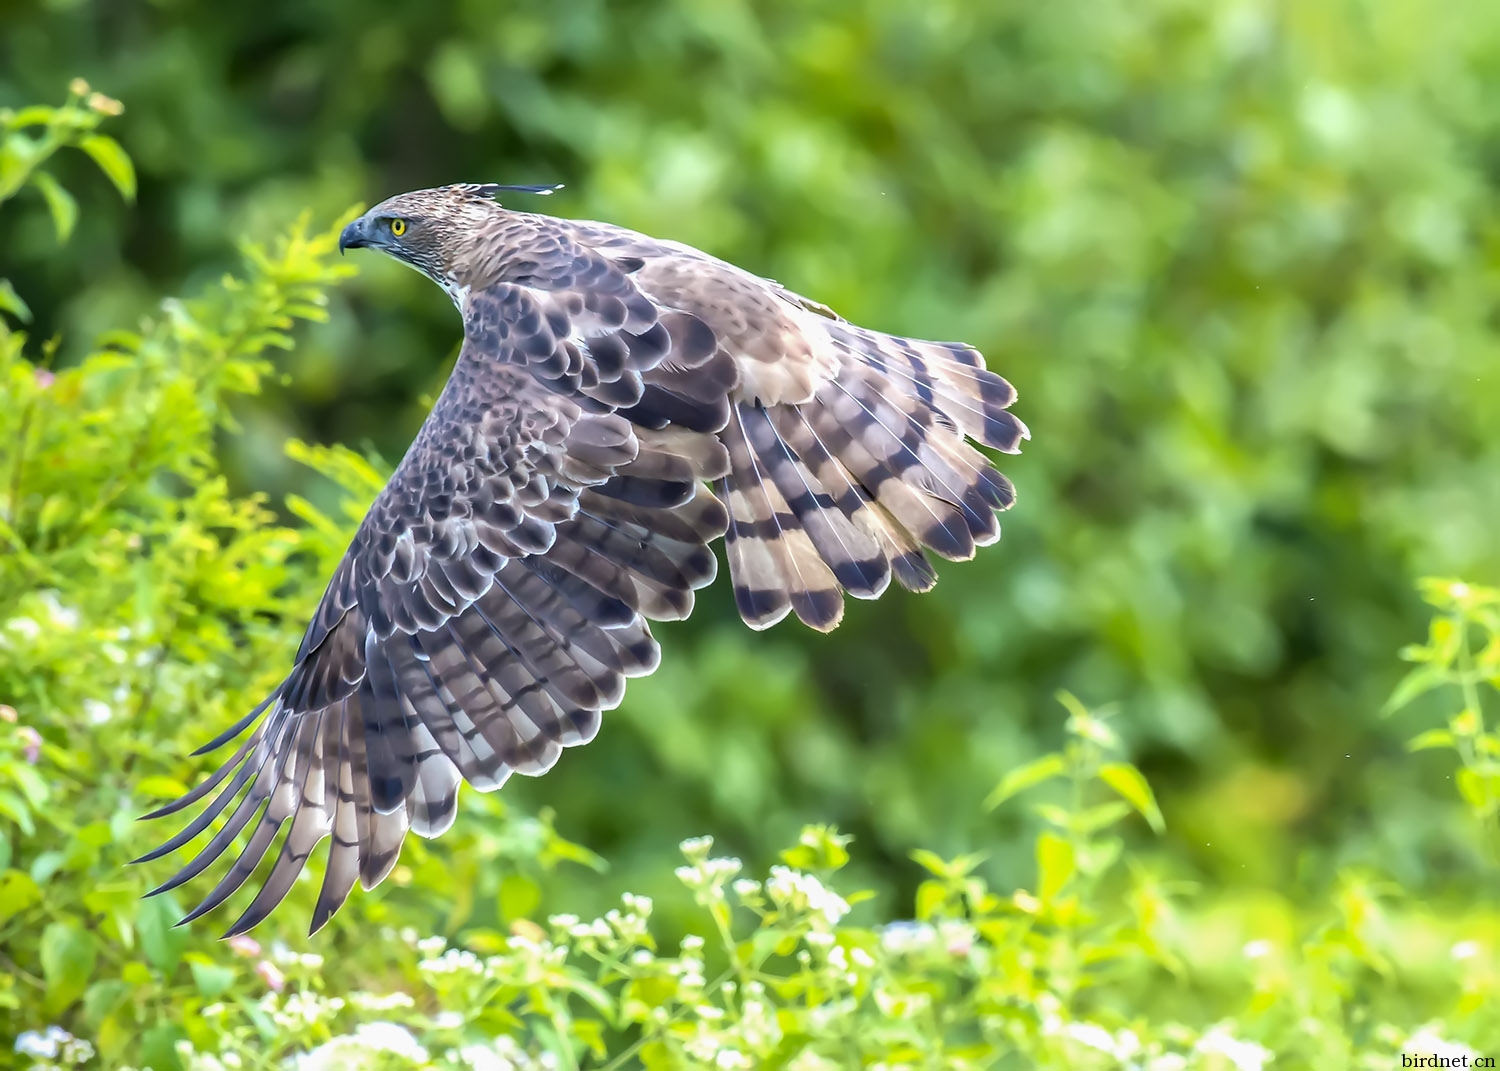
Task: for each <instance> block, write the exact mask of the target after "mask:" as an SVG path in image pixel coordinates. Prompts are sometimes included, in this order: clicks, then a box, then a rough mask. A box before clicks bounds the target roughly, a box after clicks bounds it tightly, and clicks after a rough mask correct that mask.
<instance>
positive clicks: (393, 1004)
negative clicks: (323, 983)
mask: <svg viewBox="0 0 1500 1071" xmlns="http://www.w3.org/2000/svg"><path fill="white" fill-rule="evenodd" d="M349 1003H350V1004H352V1005H354V1008H355V1010H356V1011H362V1012H384V1011H395V1010H397V1009H398V1008H414V1007H416V1004H417V1002H416V1001H415V1000H413V999H412V996H411V994H410V993H401V992H396V993H351V994H349Z"/></svg>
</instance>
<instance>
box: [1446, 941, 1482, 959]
mask: <svg viewBox="0 0 1500 1071" xmlns="http://www.w3.org/2000/svg"><path fill="white" fill-rule="evenodd" d="M1448 955H1450V956H1452V957H1453V958H1454V959H1457V960H1464V959H1473V958H1474V957H1475V956H1477V955H1479V942H1478V941H1460V942H1458V944H1456V945H1454V946H1453V947H1452V948H1451V949H1449V950H1448Z"/></svg>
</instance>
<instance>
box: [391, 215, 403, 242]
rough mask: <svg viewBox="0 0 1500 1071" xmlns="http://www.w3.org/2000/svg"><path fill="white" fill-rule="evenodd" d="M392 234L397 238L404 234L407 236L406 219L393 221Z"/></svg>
mask: <svg viewBox="0 0 1500 1071" xmlns="http://www.w3.org/2000/svg"><path fill="white" fill-rule="evenodd" d="M391 233H392V234H394V235H395V236H396V237H397V238H400V237H401V236H402V235H403V234H405V233H406V220H404V219H393V220H391Z"/></svg>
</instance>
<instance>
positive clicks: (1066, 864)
mask: <svg viewBox="0 0 1500 1071" xmlns="http://www.w3.org/2000/svg"><path fill="white" fill-rule="evenodd" d="M1077 871H1078V861H1077V859H1076V858H1075V857H1074V855H1073V845H1072V844H1071V843H1069V842H1068V841H1066V840H1064V839H1063V838H1062V837H1059V836H1058V835H1057V834H1056V833H1053V832H1052V831H1050V830H1044V831H1043V832H1042V833H1041V834H1039V835H1038V836H1037V838H1036V881H1037V890H1036V894H1037V899H1039V900H1041V901H1042V903H1044V904H1050V903H1052V901H1054V900H1056V899H1057V894H1058V893H1060V892H1062V890H1063V887H1064V886H1065V885H1067V884H1068V882H1069V881H1071V880H1072V878H1073V875H1074V874H1075V873H1077Z"/></svg>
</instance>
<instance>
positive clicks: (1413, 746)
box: [1406, 729, 1454, 751]
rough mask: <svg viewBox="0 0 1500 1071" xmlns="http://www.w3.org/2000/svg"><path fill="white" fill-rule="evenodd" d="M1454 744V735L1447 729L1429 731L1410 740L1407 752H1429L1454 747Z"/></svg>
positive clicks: (1407, 743) (1407, 744)
mask: <svg viewBox="0 0 1500 1071" xmlns="http://www.w3.org/2000/svg"><path fill="white" fill-rule="evenodd" d="M1453 744H1454V739H1453V734H1452V733H1451V732H1449V731H1448V730H1447V729H1428V730H1427V731H1426V732H1425V733H1418V734H1417V735H1416V736H1414V737H1412V738H1411V739H1410V740H1408V741H1407V742H1406V750H1407V751H1429V750H1431V749H1432V748H1440V747H1444V748H1446V747H1452V746H1453Z"/></svg>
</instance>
